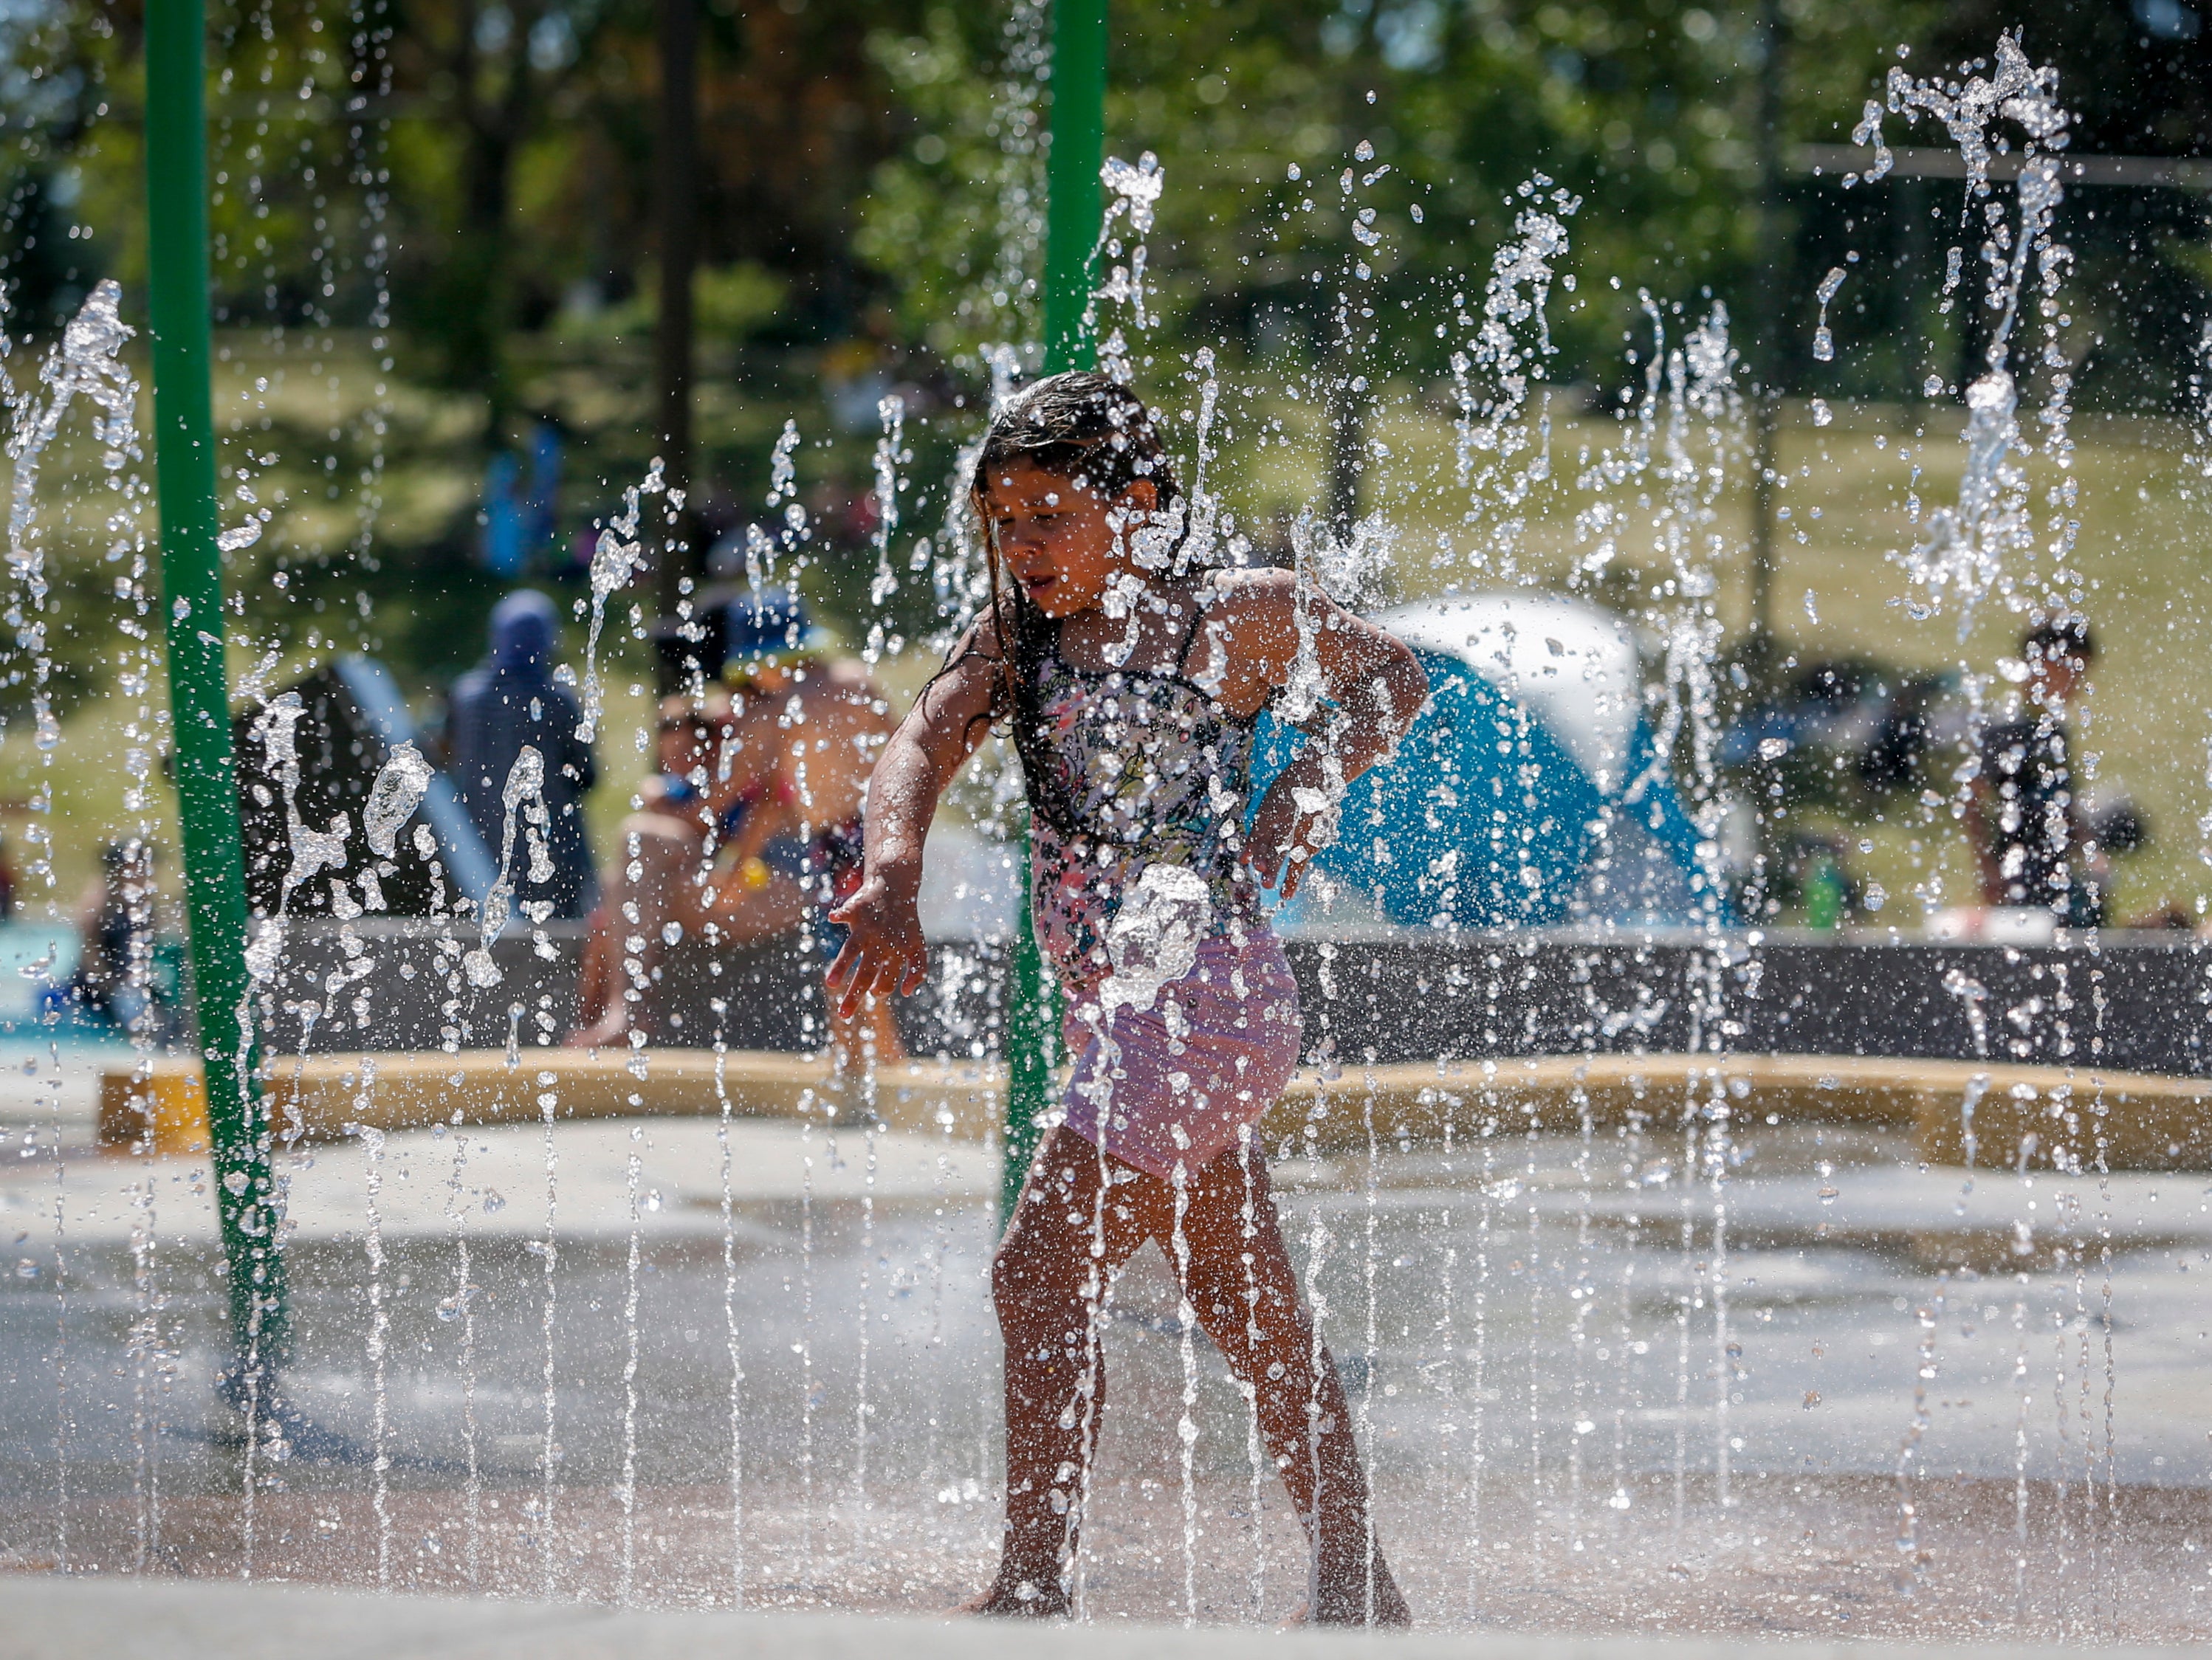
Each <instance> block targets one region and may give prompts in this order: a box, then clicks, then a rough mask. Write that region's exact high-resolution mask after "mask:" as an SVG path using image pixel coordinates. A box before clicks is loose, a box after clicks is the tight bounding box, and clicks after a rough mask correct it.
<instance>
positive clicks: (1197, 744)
mask: <svg viewBox="0 0 2212 1660" xmlns="http://www.w3.org/2000/svg"><path fill="white" fill-rule="evenodd" d="M1202 621H1204V612H1203V611H1202V610H1199V609H1196V608H1195V607H1194V612H1193V615H1192V617H1191V621H1190V626H1189V628H1188V631H1187V632H1186V633H1185V634H1184V636H1183V639H1182V645H1181V647H1180V649H1179V650H1178V651H1176V654H1175V656H1174V657H1173V658H1172V659H1170V660H1171V661H1172V662H1173V663H1176V668H1175V669H1149V670H1148V669H1078V668H1075V667H1073V665H1071V664H1069V663H1067V662H1066V661H1065V660H1064V659H1063V658H1061V657H1060V655H1059V653H1058V652H1057V651H1054V652H1051V653H1048V655H1047V656H1046V657H1044V659H1043V660H1042V662H1041V663H1039V664H1038V665H1037V707H1038V711H1039V713H1040V716H1041V718H1042V727H1043V736H1044V745H1045V748H1047V750H1048V758H1047V760H1046V763H1045V764H1046V765H1048V766H1051V767H1052V769H1053V771H1054V774H1055V776H1054V779H1053V780H1052V783H1053V784H1054V785H1055V786H1056V790H1055V793H1056V795H1057V797H1058V798H1059V799H1060V801H1062V802H1065V803H1067V806H1068V809H1070V813H1071V815H1072V817H1073V820H1074V822H1075V824H1076V825H1077V826H1078V827H1079V828H1078V829H1077V831H1076V833H1074V834H1073V835H1068V834H1064V833H1062V832H1060V830H1057V829H1055V828H1054V827H1053V826H1051V825H1050V824H1048V823H1047V822H1046V821H1045V818H1044V816H1043V815H1038V817H1037V819H1036V827H1035V845H1034V851H1033V855H1032V857H1033V863H1032V866H1031V875H1030V883H1031V900H1032V902H1033V904H1034V906H1035V907H1036V923H1037V936H1038V940H1039V942H1040V943H1041V944H1042V947H1043V948H1044V950H1045V953H1046V954H1047V955H1048V956H1049V957H1050V958H1051V959H1052V961H1053V964H1054V967H1055V968H1056V969H1057V970H1058V972H1059V974H1060V979H1061V980H1062V982H1063V983H1065V984H1066V985H1067V986H1068V987H1069V988H1070V990H1073V991H1082V990H1087V989H1089V988H1091V987H1092V986H1094V985H1096V984H1097V983H1098V982H1099V981H1100V980H1101V979H1103V978H1104V977H1105V976H1106V974H1107V973H1108V972H1110V970H1111V967H1112V965H1111V963H1110V961H1109V958H1108V955H1107V945H1106V942H1107V937H1108V932H1109V930H1110V929H1111V928H1112V926H1113V923H1114V918H1115V915H1116V914H1117V913H1118V912H1120V910H1121V903H1122V900H1124V898H1125V897H1127V895H1128V894H1132V893H1133V892H1135V891H1136V889H1137V887H1138V884H1139V881H1142V879H1143V875H1144V872H1145V870H1146V868H1147V867H1149V866H1152V865H1156V864H1168V865H1176V866H1180V867H1181V868H1182V869H1186V870H1189V871H1191V872H1193V873H1194V875H1197V876H1198V877H1199V879H1200V881H1202V882H1203V883H1204V884H1205V887H1206V897H1207V900H1208V902H1209V905H1210V907H1211V918H1210V923H1209V925H1208V927H1207V929H1206V934H1207V936H1209V937H1212V936H1218V935H1223V934H1227V933H1230V932H1231V931H1237V932H1239V933H1243V932H1245V931H1249V930H1251V929H1252V928H1254V927H1255V926H1257V925H1258V923H1259V888H1258V884H1257V883H1256V882H1255V881H1254V879H1253V876H1252V873H1251V870H1250V869H1249V867H1248V866H1246V865H1245V864H1244V863H1243V861H1242V859H1241V857H1239V856H1240V853H1241V851H1242V848H1243V829H1244V809H1245V802H1246V798H1247V797H1248V796H1249V792H1250V790H1251V782H1252V744H1253V733H1254V729H1255V724H1256V720H1257V717H1256V716H1238V715H1235V714H1232V713H1231V712H1229V711H1227V710H1225V709H1224V708H1223V707H1222V706H1220V705H1219V704H1218V703H1217V702H1215V701H1214V700H1213V699H1212V696H1210V695H1209V694H1207V692H1206V689H1205V688H1203V687H1201V686H1200V685H1198V684H1197V683H1196V682H1194V681H1192V680H1190V679H1189V678H1188V676H1186V675H1185V674H1184V673H1182V665H1183V662H1184V659H1185V658H1186V657H1188V653H1189V651H1190V646H1191V643H1192V641H1193V639H1194V638H1195V636H1196V634H1197V631H1198V628H1199V627H1200V624H1201V622H1202Z"/></svg>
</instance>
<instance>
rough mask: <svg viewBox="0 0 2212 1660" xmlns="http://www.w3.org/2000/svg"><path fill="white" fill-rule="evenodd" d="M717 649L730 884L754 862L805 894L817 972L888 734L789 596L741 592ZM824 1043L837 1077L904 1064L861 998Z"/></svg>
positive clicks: (874, 1007) (847, 669) (854, 865)
mask: <svg viewBox="0 0 2212 1660" xmlns="http://www.w3.org/2000/svg"><path fill="white" fill-rule="evenodd" d="M727 642H728V643H727V646H726V650H727V651H728V657H727V658H726V662H725V665H724V669H723V678H724V681H725V682H726V684H727V685H728V687H729V688H730V699H731V705H732V729H731V740H732V751H733V760H734V761H735V763H736V764H734V765H726V766H724V768H723V769H722V770H723V774H724V779H723V783H722V785H721V788H720V791H719V792H718V797H717V803H716V808H717V811H718V813H719V814H720V821H721V828H722V834H723V837H724V839H725V840H726V842H727V843H728V844H729V845H730V849H731V851H730V856H729V857H730V858H731V860H732V862H733V863H734V865H735V868H736V869H738V872H739V873H740V881H745V880H757V879H758V873H757V872H756V871H753V869H752V867H751V865H750V864H749V863H744V860H746V859H748V858H754V857H757V859H758V860H759V861H760V862H761V863H763V864H764V865H765V866H766V867H767V868H768V869H770V870H773V871H774V872H775V873H776V874H778V875H787V876H789V877H791V878H793V879H794V880H795V881H798V882H799V885H800V886H801V887H802V888H804V889H805V894H806V897H807V899H808V900H809V901H810V902H811V911H810V913H809V916H808V918H806V923H807V925H808V926H809V927H810V929H811V943H812V944H813V946H814V947H815V948H817V950H818V951H819V952H820V953H821V954H822V960H823V963H824V964H825V965H826V964H827V963H828V962H829V960H830V959H831V958H833V957H835V956H836V954H837V948H838V947H839V946H840V945H841V944H842V942H843V937H844V930H842V928H839V927H838V926H837V925H836V924H834V923H832V922H830V921H829V910H830V908H831V907H832V906H836V905H837V904H838V903H840V902H841V901H842V900H844V899H846V898H847V897H848V896H849V895H850V894H851V893H852V892H853V890H854V888H856V887H858V886H859V885H860V862H861V861H860V855H861V839H860V829H861V826H860V821H861V816H862V810H863V808H864V807H865V804H866V801H867V795H868V779H869V775H870V774H871V773H872V772H873V771H874V769H875V764H876V758H877V756H878V754H881V753H882V751H883V747H884V744H885V743H886V742H889V740H890V735H891V733H892V732H893V731H894V730H896V727H897V724H898V723H897V722H896V721H895V720H894V719H893V718H891V712H890V701H889V700H888V699H887V698H886V697H885V695H884V689H883V688H882V687H881V686H880V685H879V684H878V682H877V681H876V678H875V676H873V675H872V673H870V672H869V669H868V667H867V665H866V663H862V662H861V661H860V659H859V658H857V657H853V656H851V655H849V654H848V653H845V652H842V651H839V650H838V649H837V644H836V639H835V638H834V637H833V636H832V635H831V634H830V633H829V632H828V631H827V630H826V629H823V628H822V627H819V626H817V624H816V623H815V622H814V621H813V620H812V619H811V617H810V616H809V615H808V614H807V610H806V606H805V602H804V601H802V600H801V599H800V598H799V596H798V595H797V593H796V592H795V591H793V590H791V589H788V588H780V587H769V588H749V589H747V590H745V591H743V592H741V593H740V594H739V595H738V597H737V598H736V599H734V600H732V602H731V603H730V606H729V609H728V629H727ZM747 848H753V849H757V850H758V851H757V853H753V854H749V853H746V852H745V851H744V849H747ZM829 1040H830V1049H831V1054H832V1058H833V1060H834V1061H835V1063H836V1065H837V1067H838V1068H839V1069H841V1070H842V1069H847V1068H849V1067H851V1066H852V1065H854V1063H859V1062H861V1061H862V1060H864V1059H865V1058H866V1057H868V1056H870V1055H872V1057H874V1058H875V1059H876V1060H877V1061H878V1062H886V1061H896V1060H903V1059H904V1058H905V1057H906V1048H905V1045H904V1044H903V1043H902V1040H901V1039H900V1037H899V1033H898V1024H897V1021H896V1018H895V1016H894V1014H893V1011H892V1009H891V1006H890V1001H889V1000H888V999H887V998H878V997H869V998H867V999H866V1001H865V1003H864V1004H863V1006H862V1007H861V1008H860V1009H859V1010H858V1011H857V1012H856V1013H855V1014H854V1015H851V1016H847V1015H843V1014H842V1012H841V1011H839V1010H838V1009H836V1005H835V1003H834V1001H833V1003H832V1009H831V1013H830V1016H829Z"/></svg>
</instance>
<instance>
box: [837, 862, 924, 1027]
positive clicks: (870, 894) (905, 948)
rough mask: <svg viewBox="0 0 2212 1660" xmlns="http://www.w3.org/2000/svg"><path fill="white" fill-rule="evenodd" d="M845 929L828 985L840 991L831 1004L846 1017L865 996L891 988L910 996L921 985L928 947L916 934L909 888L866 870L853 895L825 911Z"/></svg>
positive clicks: (915, 913) (883, 993)
mask: <svg viewBox="0 0 2212 1660" xmlns="http://www.w3.org/2000/svg"><path fill="white" fill-rule="evenodd" d="M829 920H830V921H831V922H834V923H836V924H838V925H839V926H840V927H842V928H843V929H845V930H847V932H846V936H845V943H844V945H843V947H842V948H841V949H840V950H839V951H838V953H837V960H836V961H835V962H833V963H831V964H830V965H829V989H830V991H833V992H837V993H841V994H842V995H841V996H840V997H839V999H838V1003H837V1008H838V1010H839V1012H840V1013H841V1014H843V1015H848V1016H849V1015H854V1014H856V1013H858V1012H859V1010H860V1000H861V999H862V998H863V997H868V996H871V995H872V996H876V997H888V996H890V994H891V993H892V992H893V991H896V992H897V993H898V994H899V996H901V997H911V996H912V995H913V994H914V993H915V992H916V991H920V990H921V982H922V976H923V975H924V973H925V972H927V969H928V967H929V947H928V944H927V942H925V941H924V940H923V938H922V936H921V910H920V908H919V906H917V905H916V903H915V890H914V889H913V888H911V887H908V886H906V885H904V884H901V885H899V886H896V887H894V886H893V884H891V883H890V882H888V881H884V878H883V877H881V876H879V875H875V874H874V873H873V872H870V873H869V874H868V875H866V876H865V877H864V878H862V880H861V882H860V887H859V888H855V889H854V892H853V896H852V897H851V898H850V899H848V900H846V901H845V902H844V903H843V904H842V905H841V906H837V907H836V909H835V910H833V911H832V912H830V913H829Z"/></svg>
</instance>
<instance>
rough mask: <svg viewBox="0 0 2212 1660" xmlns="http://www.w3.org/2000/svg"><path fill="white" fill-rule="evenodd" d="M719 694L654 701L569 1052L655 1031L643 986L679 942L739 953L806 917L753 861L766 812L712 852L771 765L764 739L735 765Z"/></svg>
mask: <svg viewBox="0 0 2212 1660" xmlns="http://www.w3.org/2000/svg"><path fill="white" fill-rule="evenodd" d="M734 719H735V718H734V716H733V713H732V702H731V700H730V699H729V698H728V697H727V696H726V695H725V694H722V693H720V692H714V693H710V694H708V696H707V697H706V698H705V699H703V700H693V699H690V698H686V697H671V698H666V699H664V700H662V701H661V705H660V712H659V720H658V723H657V727H656V732H655V739H654V743H655V750H654V760H655V762H656V764H657V766H658V767H659V771H657V772H655V773H654V774H653V777H651V778H649V779H646V780H645V782H644V783H643V784H642V785H641V786H640V787H639V790H638V792H637V795H636V797H635V801H636V803H637V804H636V807H635V810H633V811H632V812H631V813H630V815H629V817H627V818H625V819H624V820H623V822H622V827H621V828H620V829H619V830H618V831H617V833H616V838H615V854H616V863H615V864H614V866H613V868H612V869H611V870H610V871H609V872H608V874H607V879H606V884H605V897H604V898H603V899H602V900H601V901H600V902H599V905H598V906H597V907H595V908H594V909H593V911H592V917H591V931H590V933H589V935H588V936H586V940H585V942H584V950H583V954H582V956H581V958H580V960H579V961H578V964H577V972H576V1021H575V1027H574V1030H573V1031H572V1032H571V1033H570V1034H569V1037H568V1044H569V1045H570V1046H571V1047H573V1048H579V1049H597V1048H600V1047H603V1046H605V1045H611V1044H623V1043H629V1044H633V1045H634V1044H635V1043H636V1042H639V1041H641V1040H642V1039H643V1038H644V1037H645V1036H647V1035H648V1034H653V1033H657V1031H658V1029H659V1026H660V1025H661V1020H660V1016H659V1011H658V1009H657V1007H656V1003H657V1001H658V1000H657V999H656V998H655V997H654V996H653V989H654V988H655V987H656V986H657V985H659V983H660V973H661V971H662V968H663V966H664V965H665V962H666V960H667V958H668V954H669V953H670V952H671V950H672V949H674V948H675V947H677V946H678V945H679V944H681V943H682V942H684V940H686V939H687V938H688V939H693V940H702V941H705V942H707V943H708V944H709V945H710V946H714V945H727V946H734V947H742V946H746V945H750V944H753V943H755V942H758V941H760V940H763V939H769V938H773V937H775V936H777V935H780V934H787V933H790V932H793V930H797V929H798V928H799V927H800V926H801V925H802V924H804V922H805V917H806V910H807V906H806V896H805V889H804V888H802V887H801V885H800V883H799V881H798V880H797V878H796V877H794V876H793V875H789V874H787V873H783V872H779V871H776V870H773V869H770V868H769V866H768V864H767V863H766V862H765V861H764V860H763V858H762V857H761V851H762V849H763V845H765V843H766V840H767V839H768V838H769V835H770V834H771V833H773V830H774V828H775V821H774V819H773V817H772V815H754V817H753V820H752V822H751V823H750V824H749V825H744V826H742V827H738V829H737V838H736V845H734V846H730V847H727V848H726V847H725V846H724V845H723V841H722V835H721V828H722V814H723V811H724V809H725V808H726V805H727V803H729V802H731V801H732V800H735V799H738V798H740V797H748V798H750V797H758V796H760V795H763V794H764V793H766V790H767V785H766V784H765V780H764V774H765V772H766V771H767V768H768V767H769V766H770V765H771V764H772V762H773V751H772V748H771V747H770V746H769V744H768V743H767V742H764V741H763V742H755V743H754V744H752V745H751V746H750V754H751V757H752V760H751V764H750V766H747V765H741V764H740V759H741V757H742V756H744V754H745V753H746V751H747V748H748V746H746V745H745V744H744V742H742V741H741V739H740V737H739V735H738V730H737V729H736V726H735V724H734ZM725 853H726V855H727V857H724V858H722V859H721V860H720V863H718V862H717V856H718V855H720V854H725ZM633 1034H636V1035H635V1036H633Z"/></svg>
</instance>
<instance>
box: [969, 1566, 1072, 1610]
mask: <svg viewBox="0 0 2212 1660" xmlns="http://www.w3.org/2000/svg"><path fill="white" fill-rule="evenodd" d="M950 1613H951V1617H952V1618H954V1619H956V1620H965V1619H971V1618H975V1617H978V1616H981V1617H983V1618H987V1619H993V1620H1065V1619H1066V1618H1067V1593H1066V1591H1064V1590H1061V1589H1060V1579H1059V1577H1058V1576H1057V1575H1054V1576H1053V1577H1051V1578H1046V1579H1042V1580H1038V1579H1013V1580H1010V1579H1007V1578H1005V1577H1003V1576H1001V1578H1000V1580H999V1583H998V1584H994V1585H993V1586H992V1587H991V1589H990V1590H987V1591H983V1592H981V1593H980V1594H978V1595H976V1596H971V1597H969V1599H968V1600H967V1601H966V1602H962V1603H960V1604H958V1605H957V1606H956V1607H954V1608H953V1609H951V1610H950Z"/></svg>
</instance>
